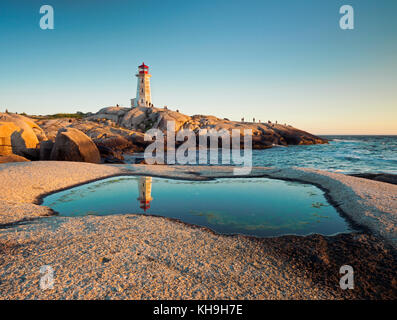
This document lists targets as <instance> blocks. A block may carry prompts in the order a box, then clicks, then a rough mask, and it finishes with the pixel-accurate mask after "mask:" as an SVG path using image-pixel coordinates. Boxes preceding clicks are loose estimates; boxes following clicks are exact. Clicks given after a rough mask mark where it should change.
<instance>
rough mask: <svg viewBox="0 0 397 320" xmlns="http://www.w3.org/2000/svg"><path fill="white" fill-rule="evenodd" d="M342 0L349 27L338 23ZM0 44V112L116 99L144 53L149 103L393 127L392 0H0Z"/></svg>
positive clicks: (319, 128) (324, 126) (396, 100)
mask: <svg viewBox="0 0 397 320" xmlns="http://www.w3.org/2000/svg"><path fill="white" fill-rule="evenodd" d="M44 4H49V5H52V6H53V7H54V10H55V29H54V30H41V29H40V27H39V20H40V17H41V15H40V14H39V9H40V6H41V5H44ZM343 4H350V5H352V6H353V7H354V9H355V29H354V30H349V31H346V30H341V29H340V28H339V18H340V16H341V15H340V14H339V8H340V6H341V5H343ZM0 46H1V47H0V111H4V109H5V108H8V110H9V111H13V112H15V111H16V112H26V113H29V114H50V113H57V112H75V111H84V112H87V111H92V112H95V111H97V110H98V109H99V108H101V107H104V106H109V105H115V104H116V103H118V104H120V105H126V106H128V105H129V99H131V98H133V97H135V91H136V78H135V77H134V74H135V72H136V67H137V66H138V65H139V64H140V63H141V62H142V61H144V62H145V63H146V64H148V65H149V66H150V72H151V74H152V100H153V102H154V104H155V105H156V106H163V105H168V106H169V107H170V108H173V109H176V108H178V109H179V110H180V111H181V112H183V113H186V114H190V115H192V114H213V115H216V116H219V117H228V118H230V119H233V120H239V119H240V118H241V117H245V119H251V118H252V117H255V118H256V119H261V120H262V121H267V120H273V121H274V120H278V121H279V122H282V123H284V122H286V123H289V124H292V125H294V126H296V127H299V128H302V129H304V130H308V131H311V132H313V133H318V134H332V133H336V134H365V133H368V134H397V1H395V0H376V1H375V0H354V1H347V0H346V1H336V0H327V1H325V0H324V1H319V0H301V1H296V0H290V1H283V0H281V1H280V0H278V1H276V0H271V1H265V0H258V1H253V0H244V1H243V0H241V1H240V0H238V1H237V0H180V1H179V0H178V1H177V0H140V1H127V0H124V1H123V0H113V1H105V0H95V1H94V0H91V1H88V0H62V1H60V0H41V1H36V0H25V1H23V0H2V1H1V2H0Z"/></svg>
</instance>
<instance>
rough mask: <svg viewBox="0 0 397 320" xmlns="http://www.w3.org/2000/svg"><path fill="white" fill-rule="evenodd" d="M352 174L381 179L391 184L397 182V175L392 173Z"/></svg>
mask: <svg viewBox="0 0 397 320" xmlns="http://www.w3.org/2000/svg"><path fill="white" fill-rule="evenodd" d="M350 176H352V177H357V178H364V179H370V180H375V181H381V182H386V183H391V184H397V175H396V174H391V173H355V174H350Z"/></svg>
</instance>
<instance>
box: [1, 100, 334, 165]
mask: <svg viewBox="0 0 397 320" xmlns="http://www.w3.org/2000/svg"><path fill="white" fill-rule="evenodd" d="M171 121H172V123H173V124H174V126H175V131H176V132H178V131H180V130H191V132H193V133H194V134H195V137H196V144H197V145H198V143H199V132H200V131H202V130H216V131H217V132H220V131H221V130H224V131H225V132H226V131H227V132H229V133H231V132H232V130H238V131H239V132H240V145H241V148H244V139H243V134H244V130H246V129H249V130H251V131H252V148H253V149H267V148H272V147H273V146H275V145H282V146H288V145H309V144H322V143H327V140H326V139H323V138H320V137H317V136H314V135H312V134H310V133H308V132H305V131H302V130H299V129H297V128H294V127H292V126H291V125H287V124H278V123H277V122H276V123H272V122H270V121H268V122H266V123H259V122H256V123H255V122H237V121H230V120H228V119H220V118H217V117H214V116H204V115H194V116H191V117H190V116H187V115H184V114H182V113H180V112H178V111H172V110H169V109H168V108H155V107H136V108H132V109H130V108H123V107H109V108H103V109H101V110H100V111H99V112H98V113H96V114H88V115H85V116H83V115H81V117H79V118H76V117H75V118H72V117H69V118H68V117H66V118H53V117H52V116H48V117H44V116H32V117H27V116H23V115H18V114H11V113H0V163H5V162H9V161H16V162H17V161H28V160H30V161H36V160H58V161H81V162H91V163H124V155H125V154H127V155H128V154H132V153H135V152H143V151H144V150H145V148H146V147H147V146H148V145H149V144H150V143H151V142H150V141H145V140H144V134H145V132H146V131H147V130H149V129H159V130H161V131H162V132H164V133H166V131H167V123H169V122H171ZM182 143H183V142H178V141H177V142H176V147H178V146H179V145H180V144H182ZM207 144H208V146H209V145H210V142H209V141H207ZM218 144H221V141H219V139H218ZM219 146H221V145H219ZM165 148H167V146H166V145H165ZM5 156H7V157H5ZM15 156H19V157H23V158H25V159H20V158H18V157H15Z"/></svg>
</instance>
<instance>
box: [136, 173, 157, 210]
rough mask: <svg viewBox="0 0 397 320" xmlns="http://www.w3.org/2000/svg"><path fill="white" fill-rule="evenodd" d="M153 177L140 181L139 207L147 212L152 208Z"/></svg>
mask: <svg viewBox="0 0 397 320" xmlns="http://www.w3.org/2000/svg"><path fill="white" fill-rule="evenodd" d="M151 193H152V177H141V178H140V179H139V198H138V200H139V207H140V208H141V209H143V210H144V211H145V212H146V210H147V209H149V208H150V201H152V200H153V198H152V196H151Z"/></svg>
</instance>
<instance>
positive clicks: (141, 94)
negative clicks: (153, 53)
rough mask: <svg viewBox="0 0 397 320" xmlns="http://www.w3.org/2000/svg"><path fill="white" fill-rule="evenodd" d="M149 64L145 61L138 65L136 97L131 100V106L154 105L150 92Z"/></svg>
mask: <svg viewBox="0 0 397 320" xmlns="http://www.w3.org/2000/svg"><path fill="white" fill-rule="evenodd" d="M151 76H152V75H151V74H149V66H147V65H146V64H145V63H144V62H143V63H142V64H141V65H140V66H139V67H138V73H137V74H136V77H137V78H138V84H137V89H136V98H135V99H132V100H131V107H153V104H152V96H151V94H150V77H151Z"/></svg>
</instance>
